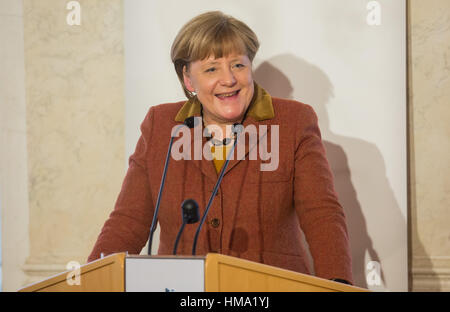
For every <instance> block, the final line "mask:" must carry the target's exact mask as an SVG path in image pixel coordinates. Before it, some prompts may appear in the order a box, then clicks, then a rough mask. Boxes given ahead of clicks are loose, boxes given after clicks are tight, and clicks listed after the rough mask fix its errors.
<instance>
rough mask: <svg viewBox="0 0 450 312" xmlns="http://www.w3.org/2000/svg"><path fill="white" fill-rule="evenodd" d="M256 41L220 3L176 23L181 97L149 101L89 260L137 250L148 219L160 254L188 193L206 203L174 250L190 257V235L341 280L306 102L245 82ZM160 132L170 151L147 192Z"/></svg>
mask: <svg viewBox="0 0 450 312" xmlns="http://www.w3.org/2000/svg"><path fill="white" fill-rule="evenodd" d="M258 48H259V42H258V39H257V37H256V35H255V33H254V32H253V31H252V30H251V29H250V28H249V27H248V26H247V25H245V24H244V23H243V22H241V21H239V20H237V19H235V18H233V17H231V16H227V15H224V14H223V13H221V12H207V13H204V14H201V15H199V16H197V17H195V18H193V19H192V20H191V21H189V22H188V23H187V24H186V25H184V26H183V28H182V29H181V30H180V32H179V33H178V35H177V37H176V38H175V40H174V42H173V45H172V49H171V57H172V61H173V63H174V66H175V71H176V73H177V75H178V78H179V80H180V82H181V86H182V87H183V90H184V93H185V94H186V96H187V101H181V102H176V103H169V104H162V105H157V106H153V107H151V108H150V110H149V112H148V114H147V115H146V117H145V119H144V121H143V123H142V125H141V131H142V134H141V137H140V138H139V141H138V143H137V146H136V150H135V152H134V154H133V155H132V156H131V157H130V159H129V169H128V172H127V174H126V177H125V180H124V182H123V185H122V189H121V191H120V194H119V196H118V199H117V202H116V205H115V208H114V210H113V211H112V213H111V215H110V216H109V218H108V220H107V221H106V222H105V224H104V226H103V229H102V231H101V233H100V235H99V237H98V239H97V242H96V244H95V246H94V248H93V250H92V253H91V254H90V256H89V258H88V260H89V261H92V260H95V259H97V258H99V257H100V254H101V253H103V254H104V255H107V254H110V253H114V252H121V251H128V253H130V254H139V253H140V252H141V250H142V248H143V247H144V246H145V244H146V242H147V239H148V237H149V229H150V226H151V224H152V221H153V218H156V219H155V220H157V221H158V222H159V225H160V228H161V232H160V243H159V250H158V254H172V250H173V247H174V242H175V240H176V237H177V233H178V230H179V228H180V226H181V225H182V218H181V209H180V205H181V203H182V202H183V201H184V200H186V199H188V198H190V199H194V200H195V201H196V202H197V203H198V206H199V210H200V215H204V212H205V209H206V207H207V206H209V208H208V209H209V210H208V214H207V215H205V216H204V224H203V227H202V228H201V231H199V232H198V234H197V233H196V231H197V229H198V225H197V224H187V225H186V227H185V230H184V233H183V235H182V236H181V239H180V240H179V245H178V254H179V255H183V254H184V255H190V254H191V253H192V251H193V248H192V246H193V244H196V254H198V255H204V254H207V253H209V252H217V253H222V254H225V255H231V256H235V257H241V258H244V259H248V260H251V261H256V262H260V263H265V264H268V265H272V266H277V267H281V268H284V269H288V270H293V271H297V272H301V273H307V274H310V273H311V272H312V270H314V274H315V275H316V276H318V277H322V278H326V279H335V280H339V281H344V282H345V281H346V282H349V283H352V272H351V257H350V251H349V241H348V234H347V227H346V222H345V216H344V212H343V209H342V207H341V205H340V204H339V202H338V199H337V195H336V192H335V190H334V185H333V177H332V174H331V171H330V168H329V165H328V162H327V159H326V156H325V150H324V147H323V144H322V141H321V134H320V130H319V128H318V122H317V116H316V114H315V112H314V111H313V109H312V108H311V107H310V106H308V105H306V104H303V103H300V102H296V101H293V100H286V99H280V98H275V97H271V96H270V94H269V93H268V92H267V91H266V90H264V89H263V88H262V87H261V86H260V85H258V84H257V83H256V82H255V81H254V79H253V72H252V61H253V59H254V57H255V54H256V52H257V50H258ZM189 120H190V121H192V120H194V121H195V120H197V121H200V122H188V121H189ZM183 123H184V124H185V125H187V127H183V126H180V125H183ZM236 129H240V130H239V131H237V130H236ZM171 135H172V136H174V141H173V146H172V150H171V153H169V154H170V157H171V158H174V159H171V160H170V159H169V160H170V162H169V163H168V165H167V171H166V176H165V186H164V189H163V191H162V192H161V195H160V196H159V195H158V194H159V193H160V184H161V177H162V174H163V171H164V167H165V159H166V155H168V152H167V151H168V148H169V141H170V138H171ZM226 159H231V160H228V161H226ZM225 166H226V167H225ZM224 168H225V170H222V169H224ZM219 178H220V179H221V182H220V186H217V187H215V186H216V182H217V181H218V180H219ZM213 190H215V191H216V192H215V195H214V196H212V197H211V194H213ZM158 198H159V199H160V200H159V201H158ZM210 198H211V199H210ZM157 201H158V202H159V212H158V215H157V216H154V211H155V207H156V206H157ZM208 203H209V205H208ZM153 223H156V222H153ZM301 230H303V232H304V235H305V238H306V241H307V242H308V245H309V250H310V253H311V256H312V258H313V262H314V263H313V267H311V265H310V264H309V262H308V257H307V253H306V250H305V246H304V245H303V243H302V232H301ZM196 234H197V235H198V240H197V241H196V242H195V243H194V238H195V236H196ZM194 249H195V247H194Z"/></svg>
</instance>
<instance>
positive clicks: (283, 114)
mask: <svg viewBox="0 0 450 312" xmlns="http://www.w3.org/2000/svg"><path fill="white" fill-rule="evenodd" d="M272 105H273V109H274V112H275V116H278V117H279V118H280V119H282V120H286V119H287V120H290V119H295V120H297V121H298V119H299V118H300V119H312V120H314V119H316V118H317V115H316V113H315V111H314V109H313V107H312V106H311V105H309V104H306V103H303V102H300V101H296V100H292V99H284V98H278V97H272Z"/></svg>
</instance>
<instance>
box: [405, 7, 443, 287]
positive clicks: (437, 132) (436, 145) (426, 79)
mask: <svg viewBox="0 0 450 312" xmlns="http://www.w3.org/2000/svg"><path fill="white" fill-rule="evenodd" d="M409 24H410V29H409V39H410V42H409V53H410V64H409V88H410V92H409V106H410V109H409V110H410V115H409V123H410V127H409V134H410V149H409V151H410V159H411V160H410V207H411V224H410V225H411V227H410V235H411V238H410V239H411V253H410V257H411V264H412V288H413V290H416V291H421V290H435V291H437V290H441V291H450V226H449V224H450V210H449V207H450V166H449V163H450V161H449V160H450V140H449V138H450V122H449V120H450V106H449V103H450V40H449V38H450V2H449V1H447V0H431V1H420V0H413V1H411V2H410V16H409Z"/></svg>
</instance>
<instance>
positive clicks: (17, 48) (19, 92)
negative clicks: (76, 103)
mask: <svg viewBox="0 0 450 312" xmlns="http://www.w3.org/2000/svg"><path fill="white" fill-rule="evenodd" d="M22 16H23V9H22V2H21V1H15V0H7V1H0V64H1V65H0V68H1V69H2V70H1V71H0V209H1V221H2V226H1V230H2V235H1V236H2V242H1V243H2V244H1V248H2V266H3V268H2V269H3V276H2V277H3V283H2V288H3V290H16V289H17V288H19V287H20V286H22V285H23V284H24V283H25V282H26V280H27V277H26V275H25V273H24V272H23V270H22V265H23V263H24V261H25V258H26V257H27V255H28V250H29V237H28V215H29V211H28V183H27V181H28V176H27V136H26V129H27V128H26V105H25V68H24V41H23V35H24V34H23V22H22Z"/></svg>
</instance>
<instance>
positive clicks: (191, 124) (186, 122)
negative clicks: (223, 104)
mask: <svg viewBox="0 0 450 312" xmlns="http://www.w3.org/2000/svg"><path fill="white" fill-rule="evenodd" d="M196 123H197V122H196V119H195V117H194V116H191V117H188V118H186V119H185V120H184V123H183V124H182V125H179V126H178V127H177V128H175V131H173V135H171V137H170V142H169V149H168V150H167V155H166V161H165V163H164V170H163V174H162V178H161V184H160V185H159V192H158V198H157V200H156V206H155V211H154V213H153V220H152V225H151V227H150V234H149V238H148V252H147V254H148V255H151V254H152V243H153V234H154V233H155V230H156V224H157V222H158V212H159V205H160V202H161V195H162V191H163V189H164V183H165V181H166V175H167V167H168V166H169V159H170V151H171V150H172V144H173V140H174V139H175V136H176V135H177V134H178V131H179V130H180V129H181V128H182V127H184V126H188V127H189V128H193V127H195V126H196Z"/></svg>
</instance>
